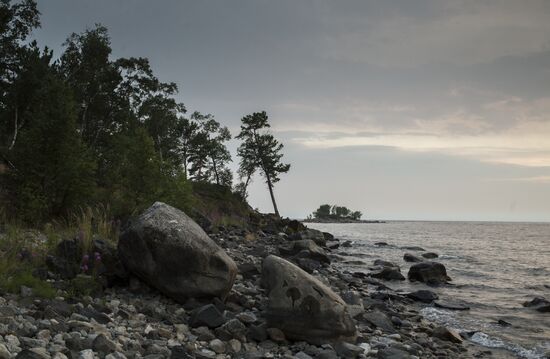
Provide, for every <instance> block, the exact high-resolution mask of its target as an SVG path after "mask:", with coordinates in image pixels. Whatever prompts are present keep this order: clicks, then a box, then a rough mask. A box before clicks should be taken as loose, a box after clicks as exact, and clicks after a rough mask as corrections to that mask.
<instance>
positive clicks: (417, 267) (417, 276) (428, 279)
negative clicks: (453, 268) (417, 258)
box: [408, 262, 451, 285]
mask: <svg viewBox="0 0 550 359" xmlns="http://www.w3.org/2000/svg"><path fill="white" fill-rule="evenodd" d="M408 277H409V280H410V281H411V282H415V281H419V282H424V283H426V284H429V285H438V284H442V283H446V282H447V281H450V280H451V278H450V277H449V276H448V275H447V270H446V269H445V266H444V265H443V264H441V263H438V262H421V263H418V264H414V265H412V266H411V268H410V269H409V274H408Z"/></svg>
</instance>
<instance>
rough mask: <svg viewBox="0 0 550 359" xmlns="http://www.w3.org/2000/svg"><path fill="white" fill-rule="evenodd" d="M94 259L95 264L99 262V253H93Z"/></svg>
mask: <svg viewBox="0 0 550 359" xmlns="http://www.w3.org/2000/svg"><path fill="white" fill-rule="evenodd" d="M94 259H95V260H96V262H99V261H101V254H99V252H95V253H94Z"/></svg>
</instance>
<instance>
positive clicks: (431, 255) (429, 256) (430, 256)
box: [422, 252, 439, 259]
mask: <svg viewBox="0 0 550 359" xmlns="http://www.w3.org/2000/svg"><path fill="white" fill-rule="evenodd" d="M422 257H424V258H427V259H434V258H437V257H439V254H437V253H434V252H426V253H422Z"/></svg>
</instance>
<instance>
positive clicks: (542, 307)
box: [523, 297, 550, 313]
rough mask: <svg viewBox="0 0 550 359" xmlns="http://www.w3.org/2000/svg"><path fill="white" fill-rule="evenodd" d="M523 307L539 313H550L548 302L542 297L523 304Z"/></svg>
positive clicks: (549, 303) (549, 302)
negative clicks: (533, 309)
mask: <svg viewBox="0 0 550 359" xmlns="http://www.w3.org/2000/svg"><path fill="white" fill-rule="evenodd" d="M523 306H524V307H528V308H535V309H536V310H537V311H539V312H541V313H550V301H548V300H547V299H546V298H543V297H535V298H533V299H532V300H531V301H528V302H525V303H523Z"/></svg>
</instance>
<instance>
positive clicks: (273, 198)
mask: <svg viewBox="0 0 550 359" xmlns="http://www.w3.org/2000/svg"><path fill="white" fill-rule="evenodd" d="M265 177H266V178H267V187H268V188H269V194H270V195H271V202H273V210H275V215H276V216H277V217H279V218H280V217H281V215H280V214H279V209H277V203H276V202H275V195H274V194H273V184H272V183H271V178H269V175H268V174H267V173H266V175H265Z"/></svg>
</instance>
